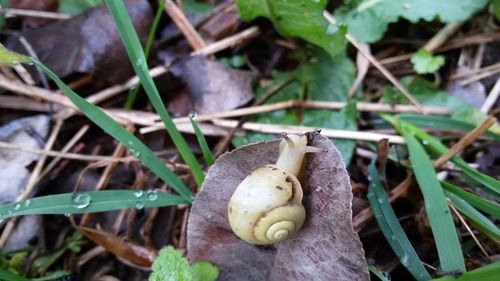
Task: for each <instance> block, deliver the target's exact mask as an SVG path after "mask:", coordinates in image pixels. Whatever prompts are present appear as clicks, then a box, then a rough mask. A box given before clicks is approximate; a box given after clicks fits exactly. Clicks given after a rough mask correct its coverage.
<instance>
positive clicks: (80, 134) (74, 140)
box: [38, 125, 90, 181]
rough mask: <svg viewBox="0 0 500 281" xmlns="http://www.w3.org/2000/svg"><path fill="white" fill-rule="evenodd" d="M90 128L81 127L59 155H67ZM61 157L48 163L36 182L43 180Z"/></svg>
mask: <svg viewBox="0 0 500 281" xmlns="http://www.w3.org/2000/svg"><path fill="white" fill-rule="evenodd" d="M89 128H90V126H89V125H84V126H83V127H81V128H80V130H78V132H77V133H76V134H75V135H74V136H73V137H72V138H71V139H70V140H69V141H68V142H67V143H66V145H64V147H63V148H62V149H61V153H67V152H68V151H69V150H70V149H71V148H72V147H73V146H74V145H75V144H76V143H77V142H78V141H79V140H80V139H81V138H82V137H83V135H85V133H86V132H87V131H88V130H89ZM61 158H62V157H55V158H54V159H52V161H50V163H49V164H48V165H47V167H45V170H43V172H42V173H41V174H40V176H39V177H38V180H39V181H40V179H42V178H44V177H45V176H46V175H47V174H48V173H49V172H50V171H51V170H52V169H53V168H54V167H55V166H56V165H57V163H59V161H60V160H61Z"/></svg>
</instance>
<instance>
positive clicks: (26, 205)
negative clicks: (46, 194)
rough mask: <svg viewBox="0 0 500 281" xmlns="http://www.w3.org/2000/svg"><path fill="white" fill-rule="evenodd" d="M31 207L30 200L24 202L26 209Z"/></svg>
mask: <svg viewBox="0 0 500 281" xmlns="http://www.w3.org/2000/svg"><path fill="white" fill-rule="evenodd" d="M29 205H31V200H30V199H27V200H26V201H24V207H28V206H29Z"/></svg>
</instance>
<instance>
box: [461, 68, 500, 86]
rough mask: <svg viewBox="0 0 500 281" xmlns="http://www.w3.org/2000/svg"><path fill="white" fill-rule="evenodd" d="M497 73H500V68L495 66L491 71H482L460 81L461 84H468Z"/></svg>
mask: <svg viewBox="0 0 500 281" xmlns="http://www.w3.org/2000/svg"><path fill="white" fill-rule="evenodd" d="M497 73H500V68H495V69H492V70H489V71H485V72H482V73H480V74H478V75H475V76H472V77H470V78H469V79H466V80H463V81H460V85H462V86H466V85H468V84H470V83H473V82H476V81H479V80H482V79H484V78H487V77H490V76H492V75H495V74H497Z"/></svg>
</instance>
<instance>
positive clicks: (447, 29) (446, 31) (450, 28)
mask: <svg viewBox="0 0 500 281" xmlns="http://www.w3.org/2000/svg"><path fill="white" fill-rule="evenodd" d="M463 23H464V22H454V23H448V24H447V25H445V26H444V27H443V28H441V30H439V32H438V33H436V34H435V35H434V36H433V37H432V38H431V39H430V40H429V41H428V42H427V43H426V44H425V45H424V46H423V47H422V48H423V49H424V50H427V51H429V52H431V53H434V51H436V49H437V48H439V47H441V45H443V43H444V42H446V40H448V38H449V37H450V36H451V35H453V34H454V33H455V32H457V30H458V29H460V27H461V26H462V25H463Z"/></svg>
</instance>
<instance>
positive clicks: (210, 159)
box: [189, 117, 214, 167]
mask: <svg viewBox="0 0 500 281" xmlns="http://www.w3.org/2000/svg"><path fill="white" fill-rule="evenodd" d="M189 121H191V126H193V130H194V134H195V135H196V139H197V140H198V143H199V144H200V148H201V153H203V158H205V162H206V163H207V165H208V166H209V167H210V166H212V165H213V164H214V156H213V155H212V151H211V150H210V148H209V147H208V144H207V140H206V139H205V136H204V135H203V132H202V131H201V130H200V127H198V124H196V121H194V120H193V118H192V117H189Z"/></svg>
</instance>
